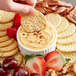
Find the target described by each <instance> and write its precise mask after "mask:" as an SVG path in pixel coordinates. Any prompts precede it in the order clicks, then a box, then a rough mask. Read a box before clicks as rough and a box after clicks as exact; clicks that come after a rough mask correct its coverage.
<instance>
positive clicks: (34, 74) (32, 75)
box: [30, 73, 41, 76]
mask: <svg viewBox="0 0 76 76" xmlns="http://www.w3.org/2000/svg"><path fill="white" fill-rule="evenodd" d="M30 76H41V75H40V74H38V73H31V74H30Z"/></svg>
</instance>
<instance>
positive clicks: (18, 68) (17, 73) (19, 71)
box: [13, 66, 29, 76]
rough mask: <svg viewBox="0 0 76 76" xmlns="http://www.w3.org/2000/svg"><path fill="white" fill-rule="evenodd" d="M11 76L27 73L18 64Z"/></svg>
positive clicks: (22, 75) (21, 75)
mask: <svg viewBox="0 0 76 76" xmlns="http://www.w3.org/2000/svg"><path fill="white" fill-rule="evenodd" d="M13 76H29V73H28V71H26V70H25V69H24V68H23V67H21V66H19V67H17V68H16V69H15V71H14V74H13Z"/></svg>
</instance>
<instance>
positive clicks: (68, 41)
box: [57, 32, 76, 44]
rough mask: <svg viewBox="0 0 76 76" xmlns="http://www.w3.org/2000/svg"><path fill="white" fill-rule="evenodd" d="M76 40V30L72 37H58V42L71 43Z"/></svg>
mask: <svg viewBox="0 0 76 76" xmlns="http://www.w3.org/2000/svg"><path fill="white" fill-rule="evenodd" d="M75 41H76V32H75V33H74V34H73V35H72V36H70V37H67V38H63V39H57V43H59V44H70V43H74V42H75Z"/></svg>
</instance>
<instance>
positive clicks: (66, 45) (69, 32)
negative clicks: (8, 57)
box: [46, 13, 76, 63]
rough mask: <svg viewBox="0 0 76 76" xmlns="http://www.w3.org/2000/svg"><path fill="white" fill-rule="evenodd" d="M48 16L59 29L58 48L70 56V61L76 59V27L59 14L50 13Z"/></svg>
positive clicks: (64, 54) (66, 55)
mask: <svg viewBox="0 0 76 76" xmlns="http://www.w3.org/2000/svg"><path fill="white" fill-rule="evenodd" d="M46 18H47V20H48V21H49V22H51V23H52V24H53V25H54V26H55V28H56V30H57V50H59V51H60V52H61V53H62V54H63V56H65V57H66V58H70V59H71V61H70V63H73V62H75V61H76V27H75V24H73V23H71V22H69V21H68V20H67V19H66V18H64V17H62V16H60V15H59V14H54V13H50V14H48V15H46Z"/></svg>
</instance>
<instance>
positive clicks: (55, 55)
mask: <svg viewBox="0 0 76 76" xmlns="http://www.w3.org/2000/svg"><path fill="white" fill-rule="evenodd" d="M45 61H46V69H47V70H49V69H53V70H55V71H56V72H58V71H61V70H62V68H63V64H64V62H63V59H62V56H61V55H60V53H59V52H57V51H52V52H50V53H48V54H47V55H46V56H45Z"/></svg>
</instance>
